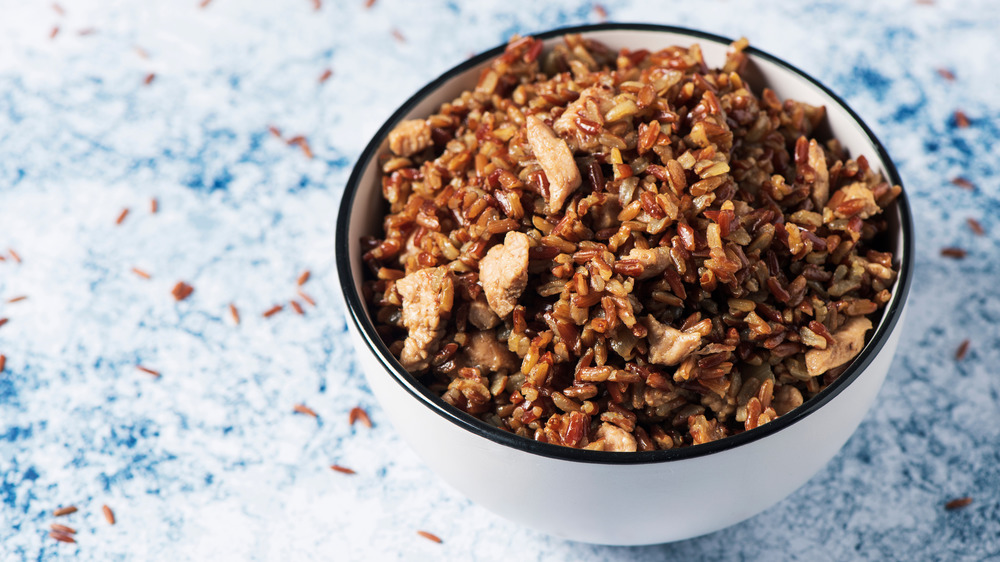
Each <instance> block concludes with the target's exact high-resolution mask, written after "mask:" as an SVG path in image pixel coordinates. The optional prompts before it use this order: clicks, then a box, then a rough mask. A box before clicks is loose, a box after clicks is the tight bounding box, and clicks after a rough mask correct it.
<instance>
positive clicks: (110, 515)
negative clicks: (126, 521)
mask: <svg viewBox="0 0 1000 562" xmlns="http://www.w3.org/2000/svg"><path fill="white" fill-rule="evenodd" d="M101 511H103V512H104V518H105V519H107V520H108V525H114V524H115V512H114V511H111V508H110V507H108V506H107V505H102V506H101Z"/></svg>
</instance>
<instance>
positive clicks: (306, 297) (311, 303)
mask: <svg viewBox="0 0 1000 562" xmlns="http://www.w3.org/2000/svg"><path fill="white" fill-rule="evenodd" d="M295 292H296V293H297V294H298V295H299V296H300V297H302V300H304V301H306V302H307V303H309V306H316V301H314V300H313V298H312V297H310V296H309V295H308V294H306V293H305V292H304V291H302V290H301V289H299V290H298V291H295Z"/></svg>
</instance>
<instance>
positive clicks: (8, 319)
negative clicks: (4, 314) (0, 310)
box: [0, 318, 10, 326]
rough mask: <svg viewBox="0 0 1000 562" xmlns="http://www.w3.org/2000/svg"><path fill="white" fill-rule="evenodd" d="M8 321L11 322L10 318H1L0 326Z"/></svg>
mask: <svg viewBox="0 0 1000 562" xmlns="http://www.w3.org/2000/svg"><path fill="white" fill-rule="evenodd" d="M7 322H10V318H0V326H3V325H4V324H6V323H7Z"/></svg>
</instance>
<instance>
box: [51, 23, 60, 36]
mask: <svg viewBox="0 0 1000 562" xmlns="http://www.w3.org/2000/svg"><path fill="white" fill-rule="evenodd" d="M56 35H59V26H58V25H57V26H55V27H53V28H52V31H51V32H49V39H55V38H56Z"/></svg>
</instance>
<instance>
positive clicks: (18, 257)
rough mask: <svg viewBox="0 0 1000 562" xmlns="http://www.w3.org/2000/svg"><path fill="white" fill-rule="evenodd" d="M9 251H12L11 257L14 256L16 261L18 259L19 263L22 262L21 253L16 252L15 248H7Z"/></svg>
mask: <svg viewBox="0 0 1000 562" xmlns="http://www.w3.org/2000/svg"><path fill="white" fill-rule="evenodd" d="M7 251H8V252H10V257H12V258H14V261H16V262H17V263H21V256H20V254H18V253H17V252H15V251H14V249H13V248H7Z"/></svg>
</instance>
